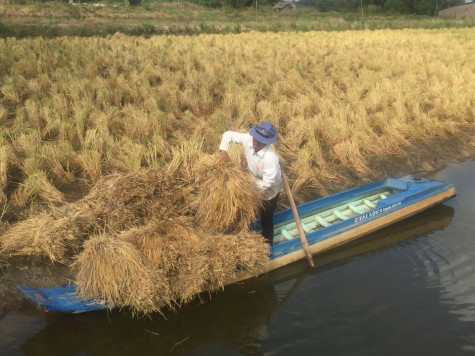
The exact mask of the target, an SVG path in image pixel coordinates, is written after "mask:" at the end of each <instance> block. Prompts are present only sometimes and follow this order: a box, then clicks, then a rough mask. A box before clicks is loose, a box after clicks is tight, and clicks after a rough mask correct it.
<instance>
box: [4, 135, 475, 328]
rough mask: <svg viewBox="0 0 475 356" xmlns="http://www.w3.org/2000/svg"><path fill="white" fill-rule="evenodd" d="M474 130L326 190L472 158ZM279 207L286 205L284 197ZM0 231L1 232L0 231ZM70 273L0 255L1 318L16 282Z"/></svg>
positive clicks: (350, 175) (375, 164)
mask: <svg viewBox="0 0 475 356" xmlns="http://www.w3.org/2000/svg"><path fill="white" fill-rule="evenodd" d="M474 136H475V130H474V129H472V130H468V131H465V132H461V133H459V134H457V135H454V136H450V137H447V138H445V137H438V138H436V139H434V140H432V141H430V142H426V143H420V144H417V145H413V146H410V147H407V148H406V149H405V153H406V154H405V155H404V156H401V157H394V156H390V155H388V156H385V157H371V158H369V159H368V166H369V167H370V173H368V174H366V175H364V176H363V175H358V174H356V173H355V172H352V171H343V172H342V174H343V175H344V176H345V177H346V181H345V183H344V184H341V182H338V184H334V183H333V184H332V182H326V183H325V184H324V186H325V190H326V191H327V192H328V193H334V192H338V191H341V190H344V189H347V188H349V187H354V186H358V185H361V184H366V183H368V182H371V181H376V180H379V179H383V178H386V177H391V176H396V175H401V174H405V173H412V174H418V175H421V176H426V175H430V174H433V173H434V172H436V171H438V170H441V169H443V168H445V167H446V166H447V165H448V164H450V163H457V162H462V161H465V160H470V159H471V160H475V147H474V146H473V137H474ZM311 195H313V197H314V196H318V195H323V192H322V191H320V192H308V193H307V194H305V195H300V196H299V197H298V198H297V199H296V200H297V201H298V202H299V203H301V202H303V201H305V200H308V199H309V197H310V196H311ZM281 206H285V198H284V199H282V204H281ZM0 233H1V231H0ZM71 279H72V275H71V273H70V270H69V268H68V267H67V266H65V265H61V264H51V262H50V261H49V260H47V259H45V258H42V257H22V256H15V257H14V256H0V319H1V318H2V317H3V316H4V315H6V314H7V313H8V312H9V311H11V310H13V309H15V308H18V306H19V305H20V304H21V301H22V299H23V297H22V296H21V294H20V293H19V292H18V291H17V289H16V286H17V285H31V286H36V287H50V286H54V285H59V284H65V283H68V282H69V281H70V280H71Z"/></svg>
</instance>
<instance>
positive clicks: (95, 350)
mask: <svg viewBox="0 0 475 356" xmlns="http://www.w3.org/2000/svg"><path fill="white" fill-rule="evenodd" d="M453 216H454V210H453V208H451V207H449V206H446V205H439V206H437V207H435V208H433V209H430V210H429V211H426V212H424V213H421V214H418V215H416V216H414V217H412V218H410V219H407V220H405V221H402V222H400V223H397V224H395V225H394V226H392V227H390V228H387V229H384V230H381V231H379V232H376V233H373V234H371V235H369V236H367V237H365V238H364V239H362V240H359V241H356V242H354V243H352V244H350V245H346V246H344V247H342V248H340V249H338V250H335V251H333V252H328V253H325V254H322V255H319V256H316V258H315V264H316V267H317V268H315V269H312V270H310V269H309V268H308V267H307V265H306V263H305V262H301V263H295V264H292V265H290V266H287V267H284V268H281V269H279V270H277V271H273V272H271V273H269V274H268V275H266V276H263V277H259V278H256V279H253V280H251V281H247V282H243V283H241V284H238V285H234V286H230V287H227V288H226V290H225V291H223V292H222V293H217V294H213V295H212V296H211V297H209V296H203V300H202V302H199V301H197V302H195V303H192V304H189V305H187V306H185V307H183V308H181V309H180V310H179V311H178V312H176V313H175V312H166V313H165V315H164V316H160V315H155V316H153V318H141V319H133V318H131V317H130V316H129V315H128V314H127V313H124V312H117V311H116V312H112V313H106V312H93V313H88V314H82V315H72V316H71V315H61V314H41V312H40V311H35V312H34V313H35V314H36V315H37V317H39V318H44V321H45V323H46V325H45V326H44V327H43V328H42V329H41V330H40V331H39V332H37V333H36V334H35V335H34V336H32V337H29V338H28V339H27V340H26V341H24V342H23V343H22V345H21V346H20V349H21V351H22V353H23V354H25V355H96V354H100V355H109V354H110V355H123V354H137V355H141V354H168V353H173V354H190V353H194V354H207V353H213V354H216V353H218V354H223V353H234V354H235V353H236V352H238V353H241V354H249V355H259V354H261V352H262V350H263V349H265V348H263V347H262V343H263V342H264V341H265V340H266V339H268V337H269V335H268V328H269V324H270V319H271V317H272V315H273V314H274V313H275V312H276V310H277V309H278V308H279V306H281V305H283V304H285V303H287V301H288V300H289V299H290V298H291V297H292V295H293V294H294V293H295V291H298V290H299V289H301V288H300V286H301V285H302V283H304V281H305V280H306V279H307V277H308V276H309V275H315V274H318V273H321V271H322V270H326V269H332V268H333V267H335V265H345V264H347V263H349V262H350V261H352V260H354V259H359V258H361V257H363V256H367V255H369V254H376V253H378V252H380V251H387V249H391V248H393V247H396V246H401V245H404V244H406V243H409V242H410V241H411V239H413V238H414V237H420V236H421V235H427V234H431V233H433V232H434V231H437V230H441V229H444V228H446V227H447V226H448V225H449V224H450V222H451V220H452V218H453ZM23 313H26V314H28V313H31V309H28V308H27V310H24V311H23ZM18 317H21V315H19V316H18ZM284 327H285V325H284ZM230 350H233V352H231V351H230Z"/></svg>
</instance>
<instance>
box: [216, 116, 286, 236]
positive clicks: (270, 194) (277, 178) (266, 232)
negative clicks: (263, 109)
mask: <svg viewBox="0 0 475 356" xmlns="http://www.w3.org/2000/svg"><path fill="white" fill-rule="evenodd" d="M277 135H278V133H277V129H276V128H275V127H274V125H273V124H272V123H270V122H267V121H265V122H261V123H260V124H259V125H254V126H252V127H251V129H250V130H249V133H239V132H234V131H227V132H225V133H224V134H223V137H222V139H221V144H220V146H219V149H220V151H221V154H220V158H219V161H221V162H222V161H226V160H228V159H229V156H228V148H229V144H230V143H237V144H241V145H242V146H243V147H244V153H245V154H246V160H247V166H248V167H249V170H250V171H251V173H252V175H253V176H254V178H255V180H256V184H257V187H258V188H259V190H260V191H261V194H262V200H263V202H264V204H263V207H262V209H261V211H260V216H261V223H262V235H263V236H264V237H265V239H266V240H267V242H268V243H269V244H270V245H272V244H273V239H274V210H275V207H276V205H277V200H278V199H279V194H280V192H281V191H282V173H281V170H280V163H279V157H278V156H277V154H276V153H275V151H274V148H273V147H272V146H271V144H272V143H274V142H275V141H276V140H277Z"/></svg>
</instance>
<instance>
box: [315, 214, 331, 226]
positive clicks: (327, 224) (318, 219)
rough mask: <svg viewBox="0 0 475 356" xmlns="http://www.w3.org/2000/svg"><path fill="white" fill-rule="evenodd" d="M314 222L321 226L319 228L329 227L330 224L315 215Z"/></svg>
mask: <svg viewBox="0 0 475 356" xmlns="http://www.w3.org/2000/svg"><path fill="white" fill-rule="evenodd" d="M315 220H316V221H317V222H318V223H319V224H320V225H321V226H329V225H330V224H329V223H327V222H326V220H324V219H323V218H322V217H321V216H320V215H315Z"/></svg>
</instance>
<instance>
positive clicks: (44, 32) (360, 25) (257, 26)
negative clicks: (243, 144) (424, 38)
mask: <svg viewBox="0 0 475 356" xmlns="http://www.w3.org/2000/svg"><path fill="white" fill-rule="evenodd" d="M2 9H3V10H5V11H6V10H8V11H10V12H9V13H8V15H5V14H3V15H2V16H1V17H0V36H1V37H17V38H21V37H31V36H43V37H56V36H62V35H73V36H81V37H90V36H93V35H99V36H106V35H110V34H113V33H115V32H123V33H125V34H129V35H138V36H141V35H145V36H147V35H152V34H161V33H176V34H194V33H240V32H248V31H251V30H252V31H260V32H283V31H303V32H306V31H346V30H377V29H403V28H428V29H435V28H447V27H449V28H460V27H474V26H475V20H456V19H439V18H436V17H429V16H399V15H394V14H385V13H378V12H377V11H375V10H374V9H373V10H372V11H371V12H369V13H366V14H365V16H364V17H362V15H361V12H359V11H358V12H351V13H339V12H331V13H328V12H327V13H322V12H318V11H317V10H316V8H314V7H303V6H301V7H298V8H297V9H296V10H295V11H293V12H289V13H276V12H274V11H273V10H272V8H271V7H270V6H259V7H258V9H257V11H256V9H255V8H254V7H251V8H244V9H240V10H237V9H232V8H229V7H225V8H219V9H211V8H205V7H200V6H197V5H193V4H190V3H152V4H149V5H148V6H146V7H142V6H136V7H131V6H128V5H124V4H123V5H118V4H114V5H111V4H103V6H97V5H94V4H75V5H70V4H67V3H61V2H41V3H37V2H35V3H32V4H29V5H15V4H13V5H0V10H2ZM13 11H22V12H23V13H25V12H26V13H28V14H29V15H28V16H21V17H20V16H14V12H13ZM112 16H114V17H112ZM198 26H199V27H198Z"/></svg>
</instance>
